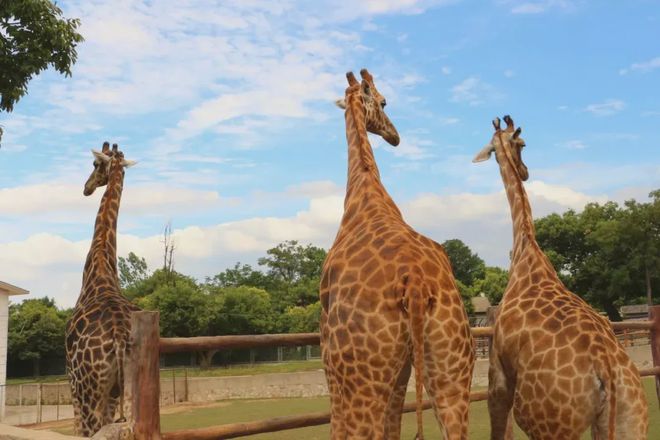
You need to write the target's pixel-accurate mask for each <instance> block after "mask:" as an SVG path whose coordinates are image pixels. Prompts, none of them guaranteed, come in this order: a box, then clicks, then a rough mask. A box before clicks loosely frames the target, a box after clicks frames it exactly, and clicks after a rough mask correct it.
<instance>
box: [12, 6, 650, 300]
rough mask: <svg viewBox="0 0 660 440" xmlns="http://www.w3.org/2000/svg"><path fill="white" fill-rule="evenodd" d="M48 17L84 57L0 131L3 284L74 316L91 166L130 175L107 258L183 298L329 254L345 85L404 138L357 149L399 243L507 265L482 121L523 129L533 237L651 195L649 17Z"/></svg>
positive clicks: (357, 12) (237, 10)
mask: <svg viewBox="0 0 660 440" xmlns="http://www.w3.org/2000/svg"><path fill="white" fill-rule="evenodd" d="M272 3H274V2H269V1H260V0H252V1H233V2H232V1H223V2H217V5H216V6H215V7H209V4H210V2H207V1H192V0H186V1H180V2H169V1H164V0H162V1H158V0H154V1H146V0H142V1H141V0H134V1H127V0H124V1H107V0H105V1H102V0H93V1H83V0H68V1H60V2H59V5H60V6H61V7H62V8H63V9H64V11H65V14H66V15H67V16H70V17H80V18H81V20H82V33H83V35H84V36H85V38H86V42H85V43H83V44H82V45H81V46H80V48H79V61H78V63H77V64H76V66H75V67H74V69H73V77H72V78H63V77H61V76H59V75H56V74H54V73H52V72H47V73H45V74H43V75H42V76H40V77H39V78H37V79H35V80H34V81H33V82H32V83H31V84H30V88H29V95H28V96H27V97H26V98H24V99H23V100H22V101H21V102H20V103H19V104H18V105H17V107H16V109H15V111H14V112H13V113H11V114H2V115H1V116H0V123H1V124H2V125H3V126H4V128H5V137H4V141H3V146H2V149H0V156H1V157H2V160H0V231H2V234H0V279H2V280H3V281H6V282H10V283H13V284H16V285H19V286H21V287H24V288H27V289H30V290H31V291H32V294H33V296H42V295H50V296H54V297H55V298H56V299H57V301H58V303H59V304H61V305H64V306H68V305H72V304H73V303H74V302H75V299H76V297H77V295H78V291H79V288H80V277H81V270H82V265H83V262H84V258H85V255H86V252H87V250H88V246H89V240H90V238H91V233H92V227H93V221H94V215H95V213H96V210H97V208H98V201H99V199H100V195H101V192H98V193H97V194H95V195H94V196H92V197H89V198H85V197H83V195H82V186H83V183H84V181H85V179H86V177H87V175H88V173H89V172H90V171H91V154H90V152H89V149H90V148H98V147H99V146H100V145H101V143H102V142H103V141H104V140H109V141H110V142H117V143H119V144H120V146H121V148H122V149H123V151H124V152H125V154H126V156H127V157H128V158H130V159H136V160H138V161H139V164H138V165H137V166H136V167H134V168H131V169H129V170H127V173H126V181H125V192H124V199H123V203H122V210H121V217H120V222H119V232H120V236H119V253H120V254H121V255H125V254H127V253H128V252H129V251H135V252H136V253H138V254H139V255H143V256H145V257H146V258H147V260H148V262H149V263H150V266H151V267H152V268H155V267H157V266H158V264H159V261H160V255H161V247H162V244H161V243H160V234H161V232H162V229H163V226H164V225H165V223H167V222H168V221H171V222H172V224H173V227H174V229H175V239H176V241H177V253H176V256H175V265H176V267H177V269H179V270H180V271H182V272H185V273H191V274H193V275H195V276H197V277H199V278H203V277H204V276H206V275H213V274H215V273H217V272H219V271H221V270H223V269H224V268H225V267H227V266H229V265H232V264H233V263H234V262H235V261H239V260H240V261H243V262H250V263H253V262H255V261H256V258H257V257H258V256H260V255H262V254H263V253H264V251H265V249H267V248H268V247H271V246H273V245H274V244H276V243H278V242H280V241H282V240H285V239H298V240H300V241H302V242H305V243H307V242H311V243H314V244H317V245H321V246H326V247H327V246H329V245H330V244H331V242H332V239H333V238H334V235H335V233H336V230H337V227H338V222H339V217H340V215H341V209H342V200H343V186H344V184H345V179H346V158H347V156H346V141H345V136H344V121H343V115H342V113H341V111H340V110H339V109H337V108H336V107H334V105H333V101H334V99H335V98H338V97H340V96H341V95H342V94H343V90H344V89H345V87H346V82H345V78H344V73H345V72H346V71H347V70H354V71H357V70H359V69H360V68H361V67H368V68H369V69H370V71H371V72H372V73H373V74H374V75H375V77H376V84H377V86H378V87H379V89H380V91H381V92H382V93H383V94H384V95H385V96H386V98H387V101H388V107H387V111H388V114H389V115H390V117H391V119H392V120H393V121H394V123H395V125H396V126H397V128H398V129H399V132H400V133H401V138H402V141H401V146H400V147H398V148H396V149H395V148H392V147H389V146H387V145H385V144H384V143H383V142H382V141H380V140H379V139H375V138H374V139H373V143H374V147H375V152H376V158H377V161H378V164H379V167H380V170H381V175H382V178H383V181H384V183H385V185H386V186H387V188H388V190H389V191H390V193H391V194H392V196H393V197H394V199H395V201H396V202H397V203H398V204H399V206H400V207H401V209H402V211H403V213H404V216H405V217H406V219H407V220H408V221H409V223H410V224H411V225H413V226H414V227H416V228H417V229H419V230H420V231H422V232H424V233H426V234H427V235H429V236H430V237H432V238H434V239H435V240H437V241H439V242H441V241H444V240H446V239H448V238H460V239H462V240H464V241H465V242H466V243H468V244H469V245H470V246H471V247H472V248H473V249H475V250H476V251H477V252H478V253H479V254H480V255H481V256H482V257H483V258H484V259H485V260H486V261H487V263H489V264H494V265H500V266H503V267H506V266H507V259H508V254H509V247H510V241H511V239H510V219H509V217H508V205H507V204H506V199H505V197H504V195H503V192H502V184H501V180H500V178H499V174H498V171H497V167H496V164H495V162H494V161H492V162H489V163H485V164H479V165H474V164H472V163H471V162H470V161H471V158H472V157H473V156H474V154H475V153H476V152H477V151H478V150H479V149H480V148H481V147H482V146H483V145H484V144H485V143H486V142H488V140H489V139H490V136H491V133H492V128H491V125H490V120H491V119H492V117H494V116H496V115H499V116H502V115H504V114H507V113H510V114H511V115H512V116H513V118H514V120H515V121H516V122H517V123H518V124H519V125H521V126H522V127H523V136H524V137H525V140H526V142H527V148H526V149H525V151H524V159H525V161H526V162H527V165H528V167H529V170H530V180H529V182H528V183H527V188H528V192H529V194H530V198H531V202H532V209H533V211H534V214H535V215H536V216H541V215H546V214H548V213H550V212H562V211H565V210H566V209H569V208H573V209H580V208H581V207H582V206H583V205H584V204H585V203H587V202H590V201H597V202H604V201H606V200H615V201H622V200H625V199H627V198H631V197H634V198H637V199H638V200H645V199H646V195H647V194H648V192H649V191H650V190H652V189H656V188H659V187H660V148H659V147H660V145H659V143H660V142H659V141H660V129H659V127H660V99H659V98H660V87H658V80H659V78H660V51H659V50H658V46H657V41H660V7H659V6H658V5H657V2H654V1H650V0H649V1H642V0H638V1H627V2H587V1H569V0H546V1H513V0H494V1H467V0H465V1H416V0H404V1H394V0H387V1H363V2H353V1H344V0H324V1H319V2H294V1H288V2H287V1H282V2H277V3H278V5H277V6H275V5H273V4H272Z"/></svg>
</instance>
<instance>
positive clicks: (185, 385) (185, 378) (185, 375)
mask: <svg viewBox="0 0 660 440" xmlns="http://www.w3.org/2000/svg"><path fill="white" fill-rule="evenodd" d="M183 401H184V402H187V401H188V369H187V368H184V369H183Z"/></svg>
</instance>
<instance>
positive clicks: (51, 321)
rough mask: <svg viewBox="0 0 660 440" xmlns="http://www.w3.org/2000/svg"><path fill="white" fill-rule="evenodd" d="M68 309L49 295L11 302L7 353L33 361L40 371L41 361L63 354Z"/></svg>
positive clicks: (35, 372)
mask: <svg viewBox="0 0 660 440" xmlns="http://www.w3.org/2000/svg"><path fill="white" fill-rule="evenodd" d="M66 319H67V313H66V312H60V311H58V310H57V307H55V301H54V300H53V299H50V298H48V297H44V298H39V299H27V300H25V301H23V302H22V303H20V304H11V305H10V306H9V334H8V338H9V340H8V348H7V351H8V355H9V357H10V358H17V359H20V360H31V361H33V373H34V375H35V376H38V375H39V362H40V361H41V360H42V359H44V358H47V357H51V356H63V355H64V328H65V325H66Z"/></svg>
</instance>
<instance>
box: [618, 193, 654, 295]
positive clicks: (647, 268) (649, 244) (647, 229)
mask: <svg viewBox="0 0 660 440" xmlns="http://www.w3.org/2000/svg"><path fill="white" fill-rule="evenodd" d="M649 197H650V198H651V199H652V201H651V203H637V202H636V201H635V200H629V201H627V202H626V203H625V206H626V212H625V215H624V216H623V218H622V219H621V222H620V232H619V233H620V235H621V242H622V244H623V249H621V250H620V252H624V253H625V254H627V255H628V256H629V260H628V265H629V266H630V269H631V272H632V273H631V277H632V278H633V279H635V280H643V284H644V287H643V289H644V290H645V291H646V301H647V303H648V304H649V305H653V303H654V301H653V290H654V284H655V289H656V291H657V289H658V286H657V284H658V281H659V280H660V252H659V251H660V190H656V191H653V192H651V193H650V194H649Z"/></svg>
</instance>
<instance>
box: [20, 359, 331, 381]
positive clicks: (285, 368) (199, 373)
mask: <svg viewBox="0 0 660 440" xmlns="http://www.w3.org/2000/svg"><path fill="white" fill-rule="evenodd" d="M322 368H323V363H322V362H321V360H320V359H315V360H309V361H290V362H278V363H259V364H253V365H249V364H245V365H232V366H230V367H213V368H207V369H201V368H196V367H191V368H186V369H185V373H184V369H183V368H172V369H170V368H166V369H162V370H160V376H161V377H163V378H167V377H172V371H174V375H175V376H177V377H182V376H183V375H184V374H187V375H188V377H219V376H253V375H256V374H266V373H294V372H298V371H311V370H320V369H322ZM67 380H68V379H67V377H66V376H64V375H59V376H39V377H19V378H9V379H7V385H20V384H26V383H39V382H41V383H50V382H66V381H67Z"/></svg>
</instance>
